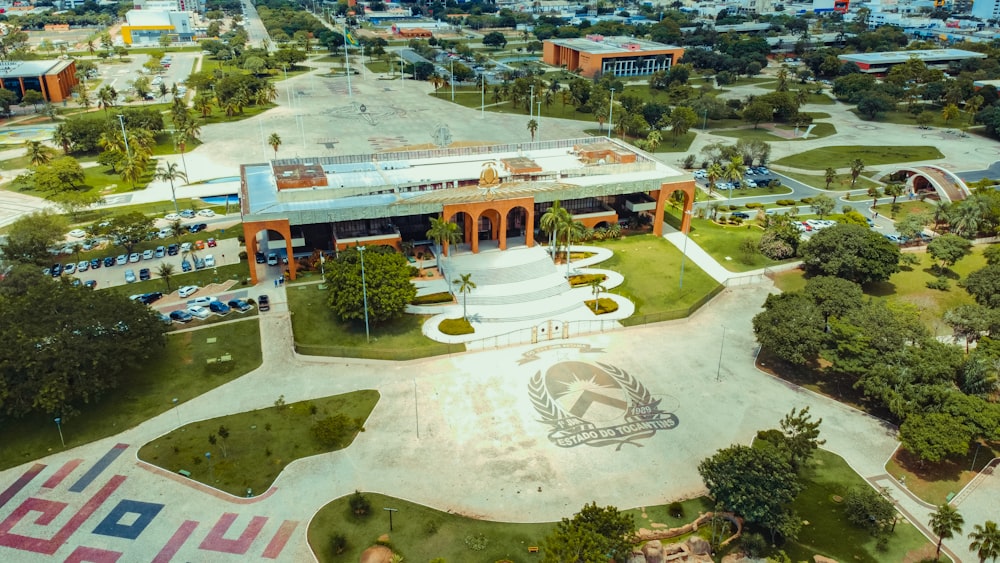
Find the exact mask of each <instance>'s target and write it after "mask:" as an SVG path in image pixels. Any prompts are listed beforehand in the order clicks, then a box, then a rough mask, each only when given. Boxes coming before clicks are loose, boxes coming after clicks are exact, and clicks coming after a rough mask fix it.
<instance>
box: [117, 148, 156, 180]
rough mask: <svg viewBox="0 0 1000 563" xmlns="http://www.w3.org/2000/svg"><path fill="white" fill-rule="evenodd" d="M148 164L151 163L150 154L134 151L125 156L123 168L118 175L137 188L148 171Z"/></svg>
mask: <svg viewBox="0 0 1000 563" xmlns="http://www.w3.org/2000/svg"><path fill="white" fill-rule="evenodd" d="M147 164H149V157H148V156H145V155H143V154H141V153H137V152H133V153H132V154H130V155H128V156H127V157H125V160H124V161H123V162H122V169H121V171H120V172H119V173H118V175H119V176H121V177H122V180H124V181H125V182H128V183H130V184H132V188H135V187H136V184H137V183H138V182H139V180H140V179H142V175H143V174H145V173H146V165H147Z"/></svg>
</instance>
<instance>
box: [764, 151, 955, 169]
mask: <svg viewBox="0 0 1000 563" xmlns="http://www.w3.org/2000/svg"><path fill="white" fill-rule="evenodd" d="M856 158H860V159H861V161H862V162H864V163H865V166H880V165H883V164H896V163H898V162H917V161H921V160H934V159H937V158H944V155H943V154H941V151H939V150H938V149H937V148H936V147H932V146H926V145H923V146H912V147H879V146H853V145H852V146H832V147H820V148H818V149H813V150H810V151H806V152H802V153H799V154H795V155H791V156H786V157H784V158H780V159H778V160H775V161H774V164H779V165H782V166H791V167H792V168H803V169H805V170H826V169H827V168H829V167H831V166H832V167H833V168H849V167H850V166H851V161H853V160H854V159H856Z"/></svg>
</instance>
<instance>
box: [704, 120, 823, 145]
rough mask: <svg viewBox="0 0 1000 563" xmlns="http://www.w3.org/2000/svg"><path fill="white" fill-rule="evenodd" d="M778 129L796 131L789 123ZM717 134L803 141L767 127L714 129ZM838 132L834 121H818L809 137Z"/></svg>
mask: <svg viewBox="0 0 1000 563" xmlns="http://www.w3.org/2000/svg"><path fill="white" fill-rule="evenodd" d="M776 127H777V128H778V129H783V130H788V131H794V130H795V127H794V126H788V125H777V126H776ZM805 130H806V128H805V127H799V134H800V135H801V134H802V133H803V132H805ZM713 132H714V133H715V134H716V135H721V136H723V137H731V138H733V139H747V140H751V139H758V140H761V141H768V142H778V141H803V140H806V139H803V138H802V137H795V138H793V139H786V138H784V137H780V136H778V135H775V134H774V133H772V132H770V131H768V130H767V129H730V130H727V131H713ZM836 133H837V128H836V127H834V126H833V124H832V123H817V124H816V127H813V130H812V131H810V132H809V139H808V140H812V139H819V138H822V137H829V136H830V135H835V134H836Z"/></svg>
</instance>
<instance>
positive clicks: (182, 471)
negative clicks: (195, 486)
mask: <svg viewBox="0 0 1000 563" xmlns="http://www.w3.org/2000/svg"><path fill="white" fill-rule="evenodd" d="M178 473H180V474H181V475H183V476H185V477H187V478H188V479H190V478H191V472H190V471H188V470H187V469H181V470H180V471H178Z"/></svg>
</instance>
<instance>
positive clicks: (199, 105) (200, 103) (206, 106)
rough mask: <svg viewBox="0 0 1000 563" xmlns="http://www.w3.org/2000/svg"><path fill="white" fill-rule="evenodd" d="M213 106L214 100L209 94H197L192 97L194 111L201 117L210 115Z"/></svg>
mask: <svg viewBox="0 0 1000 563" xmlns="http://www.w3.org/2000/svg"><path fill="white" fill-rule="evenodd" d="M214 106H215V98H214V97H213V96H212V94H210V93H209V92H198V95H197V96H195V97H194V109H196V110H198V111H200V112H201V116H202V117H208V116H209V115H211V114H212V108H213V107H214Z"/></svg>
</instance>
